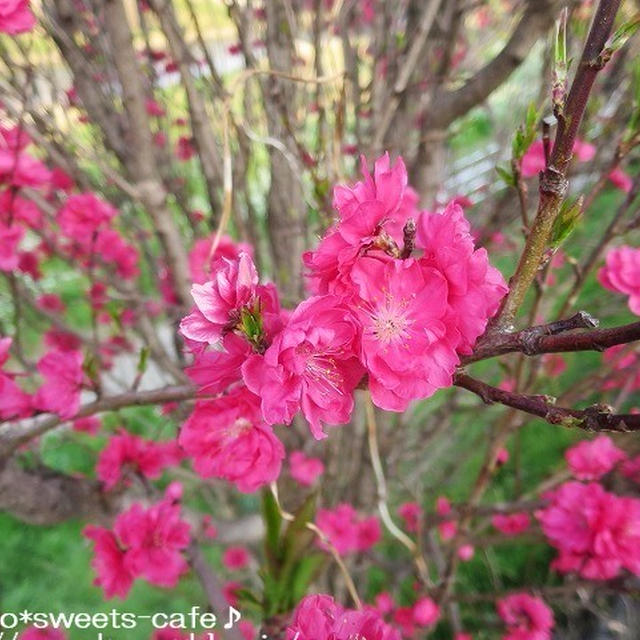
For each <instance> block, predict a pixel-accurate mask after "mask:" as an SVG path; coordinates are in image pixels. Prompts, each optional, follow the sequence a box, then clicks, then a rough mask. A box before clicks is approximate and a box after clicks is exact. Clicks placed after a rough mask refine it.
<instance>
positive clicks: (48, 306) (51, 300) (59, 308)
mask: <svg viewBox="0 0 640 640" xmlns="http://www.w3.org/2000/svg"><path fill="white" fill-rule="evenodd" d="M37 303H38V307H39V308H40V309H43V310H44V311H50V312H52V313H62V312H63V311H64V309H65V307H64V302H62V299H61V298H60V296H59V295H57V294H55V293H43V294H42V295H41V296H40V297H39V298H38V300H37Z"/></svg>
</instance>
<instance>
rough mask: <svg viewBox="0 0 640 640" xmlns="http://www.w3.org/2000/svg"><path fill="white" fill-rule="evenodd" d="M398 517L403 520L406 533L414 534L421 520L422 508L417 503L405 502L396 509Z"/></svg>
mask: <svg viewBox="0 0 640 640" xmlns="http://www.w3.org/2000/svg"><path fill="white" fill-rule="evenodd" d="M398 515H399V516H400V517H401V518H402V519H403V520H404V526H405V529H406V530H407V531H410V532H411V533H416V532H417V531H418V529H419V527H420V520H421V519H422V516H423V514H422V507H421V506H420V505H419V504H418V503H417V502H405V503H404V504H401V505H400V506H399V507H398Z"/></svg>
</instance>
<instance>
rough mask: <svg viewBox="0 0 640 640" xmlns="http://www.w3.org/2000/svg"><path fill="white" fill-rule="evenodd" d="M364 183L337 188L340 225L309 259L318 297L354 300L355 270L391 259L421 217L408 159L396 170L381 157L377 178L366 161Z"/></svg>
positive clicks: (312, 285) (399, 162)
mask: <svg viewBox="0 0 640 640" xmlns="http://www.w3.org/2000/svg"><path fill="white" fill-rule="evenodd" d="M361 169H362V174H363V177H364V179H363V180H362V181H360V182H357V183H356V184H355V185H354V186H353V187H347V186H341V185H339V186H337V187H336V188H335V189H334V196H333V206H334V208H335V209H336V211H337V212H338V214H339V220H338V222H337V223H336V224H335V225H334V226H333V227H332V228H331V229H330V230H329V231H328V232H327V234H326V235H325V237H324V238H323V240H322V241H321V242H320V244H319V246H318V248H317V249H316V250H315V251H308V252H307V253H305V254H304V256H303V260H304V263H305V266H306V267H307V269H308V278H309V285H310V288H311V290H312V292H313V293H336V294H340V295H350V294H352V293H353V283H352V282H351V279H350V274H351V270H352V269H353V267H354V266H355V265H356V264H357V263H358V262H359V261H360V260H361V259H362V258H365V259H368V258H369V257H370V256H374V257H376V258H377V259H387V258H388V255H387V252H388V251H390V252H391V253H393V251H394V249H395V250H396V251H398V246H397V245H398V243H399V242H401V240H402V228H403V226H404V224H405V223H406V221H407V220H408V219H409V218H410V217H411V216H413V215H416V214H417V210H416V204H417V200H418V198H417V195H416V193H415V192H414V191H413V189H411V187H409V186H408V184H407V170H406V167H405V165H404V161H403V160H402V158H398V160H397V161H396V164H395V166H393V167H392V166H391V164H390V160H389V156H388V154H385V155H384V156H382V157H380V158H378V160H376V162H375V165H374V173H373V176H372V175H371V174H370V173H369V170H368V169H367V166H366V163H365V160H364V158H361Z"/></svg>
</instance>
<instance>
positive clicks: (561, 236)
mask: <svg viewBox="0 0 640 640" xmlns="http://www.w3.org/2000/svg"><path fill="white" fill-rule="evenodd" d="M583 202H584V198H583V197H582V196H580V197H579V198H578V199H576V200H574V201H573V202H569V201H568V200H565V202H564V203H563V204H562V209H561V210H560V213H559V214H558V217H557V218H556V219H555V221H554V223H553V227H552V229H551V247H552V248H553V249H557V248H558V247H559V246H560V245H561V244H562V243H563V242H564V241H565V240H566V239H567V238H568V237H569V236H570V235H571V234H572V233H573V232H574V230H575V229H576V227H577V226H578V224H579V223H580V219H581V218H582V204H583Z"/></svg>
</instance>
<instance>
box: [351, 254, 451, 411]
mask: <svg viewBox="0 0 640 640" xmlns="http://www.w3.org/2000/svg"><path fill="white" fill-rule="evenodd" d="M353 278H354V280H355V281H356V283H357V285H358V289H359V291H358V293H359V299H360V302H359V303H358V308H357V314H358V318H359V320H360V323H361V324H362V354H361V358H362V363H363V364H364V365H365V367H366V369H367V372H368V374H369V389H370V391H371V397H372V400H373V402H374V403H375V404H376V405H377V406H379V407H380V408H381V409H386V410H390V411H404V410H405V409H406V408H407V406H408V404H409V402H410V401H411V400H416V399H420V398H426V397H429V396H430V395H432V394H433V393H434V392H435V391H436V390H438V389H440V388H442V387H447V386H450V385H451V381H452V376H453V372H454V370H455V367H456V365H457V364H458V362H459V359H458V356H457V354H456V352H455V336H453V335H452V334H451V330H450V327H451V322H450V321H451V318H450V314H449V307H448V305H447V283H446V280H445V279H444V277H443V275H442V274H441V273H440V272H439V271H437V270H436V269H433V268H431V267H424V266H423V265H422V264H420V263H418V261H416V260H414V259H413V258H409V259H407V260H401V261H400V260H398V261H393V262H382V261H378V260H371V261H370V264H368V265H367V266H366V269H359V268H358V269H356V270H354V274H353ZM408 354H411V357H407V355H408Z"/></svg>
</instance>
